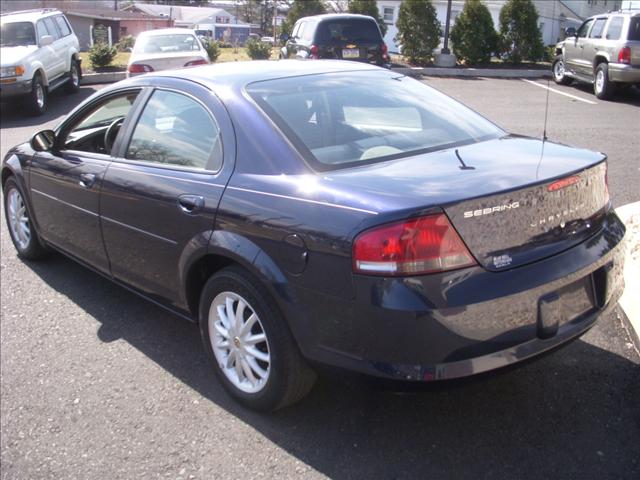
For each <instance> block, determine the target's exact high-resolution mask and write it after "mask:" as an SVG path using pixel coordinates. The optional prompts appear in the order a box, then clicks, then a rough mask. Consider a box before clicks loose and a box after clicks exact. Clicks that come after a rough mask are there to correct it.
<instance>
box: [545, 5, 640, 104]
mask: <svg viewBox="0 0 640 480" xmlns="http://www.w3.org/2000/svg"><path fill="white" fill-rule="evenodd" d="M565 34H566V36H567V38H566V39H565V40H564V41H562V42H560V43H558V44H557V45H556V55H557V56H556V59H555V61H554V62H553V67H552V68H553V79H554V81H555V82H556V83H558V84H561V85H567V84H569V83H571V82H572V81H574V80H575V81H578V82H584V83H591V84H593V90H594V93H595V94H596V96H597V97H598V98H601V99H608V98H611V97H612V96H613V94H614V93H615V90H616V88H617V87H619V86H624V85H634V84H635V85H640V10H621V11H617V12H609V13H605V14H601V15H596V16H593V17H591V18H589V19H587V20H586V21H585V22H584V23H583V24H582V25H581V26H580V28H578V30H577V31H576V30H575V29H574V28H568V29H567V30H566V32H565Z"/></svg>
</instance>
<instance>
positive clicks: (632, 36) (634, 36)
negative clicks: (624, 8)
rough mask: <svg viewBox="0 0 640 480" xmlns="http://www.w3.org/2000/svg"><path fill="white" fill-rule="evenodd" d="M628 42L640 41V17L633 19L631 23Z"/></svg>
mask: <svg viewBox="0 0 640 480" xmlns="http://www.w3.org/2000/svg"><path fill="white" fill-rule="evenodd" d="M627 38H628V40H640V17H633V18H632V19H631V22H630V23H629V35H628V36H627Z"/></svg>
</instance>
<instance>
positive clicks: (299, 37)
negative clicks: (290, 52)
mask: <svg viewBox="0 0 640 480" xmlns="http://www.w3.org/2000/svg"><path fill="white" fill-rule="evenodd" d="M306 25H307V22H302V23H300V26H299V27H298V32H297V33H296V40H302V36H303V35H304V28H305V27H306Z"/></svg>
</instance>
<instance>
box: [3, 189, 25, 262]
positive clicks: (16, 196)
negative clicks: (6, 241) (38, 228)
mask: <svg viewBox="0 0 640 480" xmlns="http://www.w3.org/2000/svg"><path fill="white" fill-rule="evenodd" d="M7 209H8V213H9V215H8V216H9V228H10V229H11V236H12V237H13V238H14V239H15V241H16V243H17V244H18V246H19V247H20V249H22V250H25V249H27V248H28V247H29V242H31V227H30V225H29V216H28V215H27V207H26V205H25V204H24V200H23V199H22V195H20V192H19V191H18V190H17V189H15V188H12V189H11V191H9V194H8V195H7Z"/></svg>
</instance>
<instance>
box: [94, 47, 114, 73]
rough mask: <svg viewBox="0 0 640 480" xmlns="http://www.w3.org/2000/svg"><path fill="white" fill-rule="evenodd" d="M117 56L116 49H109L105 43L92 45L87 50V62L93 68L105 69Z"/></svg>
mask: <svg viewBox="0 0 640 480" xmlns="http://www.w3.org/2000/svg"><path fill="white" fill-rule="evenodd" d="M117 54H118V51H117V50H116V47H110V46H109V45H107V44H106V43H94V44H93V45H92V46H91V48H90V49H89V61H91V65H93V67H94V68H100V67H106V66H108V65H110V64H111V62H112V61H113V59H114V58H115V56H116V55H117Z"/></svg>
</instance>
